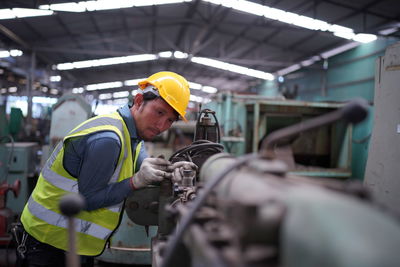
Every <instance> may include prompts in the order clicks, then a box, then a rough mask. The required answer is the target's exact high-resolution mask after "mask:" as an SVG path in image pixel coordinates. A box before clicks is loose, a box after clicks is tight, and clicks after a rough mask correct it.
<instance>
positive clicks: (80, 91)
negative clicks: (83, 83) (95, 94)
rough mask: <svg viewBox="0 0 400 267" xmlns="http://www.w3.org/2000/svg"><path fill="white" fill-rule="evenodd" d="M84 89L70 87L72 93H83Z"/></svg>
mask: <svg viewBox="0 0 400 267" xmlns="http://www.w3.org/2000/svg"><path fill="white" fill-rule="evenodd" d="M84 90H85V89H83V87H76V88H72V93H73V94H81V93H83V91H84Z"/></svg>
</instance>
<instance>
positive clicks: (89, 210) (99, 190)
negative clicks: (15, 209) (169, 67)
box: [21, 72, 196, 266]
mask: <svg viewBox="0 0 400 267" xmlns="http://www.w3.org/2000/svg"><path fill="white" fill-rule="evenodd" d="M139 88H140V89H141V90H142V91H140V90H139V91H140V92H139V93H138V94H137V95H136V96H135V98H134V104H133V106H132V107H128V106H124V107H122V108H120V109H119V110H118V111H117V112H114V113H111V114H109V115H102V116H97V117H94V118H91V119H89V120H87V121H85V122H83V123H82V124H80V125H79V126H77V127H76V128H75V129H73V130H72V131H71V132H70V133H69V134H68V136H66V137H65V138H64V139H63V141H62V142H60V144H58V145H57V147H56V148H55V150H54V152H53V153H52V155H51V156H50V158H49V159H48V161H47V162H46V164H45V166H44V168H43V170H42V172H41V174H40V176H39V179H38V182H37V185H36V187H35V189H34V191H33V192H32V195H31V197H30V198H29V200H28V203H27V204H26V206H25V208H24V211H23V213H22V216H21V222H22V224H23V227H24V229H25V231H26V233H27V235H26V236H27V239H26V242H25V245H26V249H27V251H26V253H25V254H24V256H25V258H26V261H25V263H26V264H28V265H29V266H63V265H64V260H65V256H64V254H65V251H66V250H67V249H68V244H67V230H68V229H67V221H66V218H65V217H64V216H62V215H61V213H60V211H59V208H58V204H59V200H60V198H61V197H62V196H63V195H65V194H68V193H80V194H82V195H83V196H84V198H85V202H86V208H85V210H84V211H82V212H81V213H79V214H78V215H77V218H76V221H77V223H76V228H77V229H76V232H77V233H76V234H77V244H76V248H77V253H78V254H79V255H86V256H90V257H86V258H83V260H82V261H84V260H88V259H89V262H90V264H91V263H92V262H93V257H92V256H97V255H100V254H101V253H102V252H103V250H104V248H105V246H106V244H107V241H108V240H109V238H110V236H111V235H112V233H113V232H114V231H115V230H116V228H117V227H118V224H119V221H120V218H121V216H122V212H123V210H122V207H123V203H124V200H125V198H126V197H127V196H128V195H130V194H131V193H132V194H134V193H135V190H137V189H139V188H143V187H145V186H147V185H150V184H154V183H157V182H160V181H162V180H163V179H171V178H172V179H173V180H174V181H175V182H177V181H179V180H180V179H181V174H180V173H181V172H180V171H179V170H181V169H182V168H183V166H185V168H196V165H194V164H193V163H191V162H178V163H175V164H173V165H171V164H170V162H168V161H167V160H165V159H162V158H149V157H148V155H147V153H146V151H145V149H144V145H143V140H144V141H147V140H152V139H153V138H154V137H155V136H157V135H159V134H160V133H162V132H164V131H165V130H167V129H169V128H170V127H171V125H172V123H173V122H174V121H176V120H178V119H179V117H180V118H181V119H183V120H185V121H186V119H185V113H186V111H185V110H186V108H187V105H188V103H189V97H190V90H189V85H188V82H187V81H186V80H185V78H183V77H182V76H180V75H178V74H176V73H173V72H158V73H155V74H153V75H151V76H150V77H149V78H147V79H146V80H144V81H141V82H139ZM90 264H89V265H90ZM86 265H88V264H86Z"/></svg>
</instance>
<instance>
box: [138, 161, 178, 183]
mask: <svg viewBox="0 0 400 267" xmlns="http://www.w3.org/2000/svg"><path fill="white" fill-rule="evenodd" d="M171 177H172V173H171V163H170V162H169V161H168V160H166V159H163V158H160V157H158V158H145V159H144V160H143V162H142V165H141V166H140V170H139V171H138V172H137V173H135V175H134V176H133V177H132V178H131V183H132V184H133V187H134V188H135V189H139V188H143V187H146V186H148V185H151V184H155V183H158V182H161V181H162V180H163V179H165V178H168V179H171Z"/></svg>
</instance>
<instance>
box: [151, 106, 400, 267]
mask: <svg viewBox="0 0 400 267" xmlns="http://www.w3.org/2000/svg"><path fill="white" fill-rule="evenodd" d="M359 104H360V105H358V104H357V105H356V107H357V108H354V107H353V108H351V109H350V113H347V112H348V111H349V110H347V111H346V112H344V111H343V110H342V111H341V112H340V114H338V113H336V114H332V117H335V118H336V119H340V118H343V117H345V118H346V117H348V115H349V114H351V115H354V117H356V116H358V115H360V117H362V116H364V115H365V109H364V108H362V106H363V105H361V103H359ZM359 107H361V109H358V108H359ZM352 112H356V114H353V113H352ZM362 114H364V115H362ZM326 118H328V119H327V120H325V119H326ZM325 119H322V120H319V121H314V122H313V123H311V124H313V127H318V126H319V124H320V123H321V124H325V123H328V122H331V121H332V120H331V117H325ZM315 122H318V123H315ZM308 126H310V125H308ZM296 127H297V129H298V130H301V127H299V126H298V125H297V126H294V128H292V129H296ZM306 128H307V129H309V128H312V127H306ZM289 132H291V131H289ZM283 136H285V135H283ZM267 144H268V143H267ZM265 155H267V157H265ZM232 170H235V171H232ZM198 184H199V185H201V186H200V187H198V188H196V189H197V192H196V193H197V196H196V198H195V199H194V201H192V202H190V201H189V202H188V203H185V202H183V201H180V202H179V203H174V205H170V206H169V207H167V210H172V212H171V213H170V214H171V216H172V217H174V218H175V221H176V224H177V227H176V229H175V231H174V233H173V234H172V235H171V236H170V237H169V238H168V239H169V240H168V241H165V239H163V240H159V239H153V247H152V248H153V266H162V267H166V266H176V267H180V266H234V267H235V266H238V267H239V266H256V267H257V266H274V267H276V266H285V267H292V266H293V267H303V266H304V267H306V266H307V267H314V266H315V267H317V266H318V267H319V266H328V267H350V266H351V267H354V266H360V267H361V266H363V267H366V266H367V267H372V266H397V265H398V263H399V262H400V255H399V254H398V252H397V247H398V246H399V245H400V223H399V221H398V219H396V218H395V217H394V216H392V215H391V214H387V213H384V212H383V211H382V210H379V208H378V207H377V206H375V205H374V202H373V200H371V199H370V198H369V197H368V196H369V194H368V192H367V191H366V189H365V188H363V187H362V186H361V185H360V184H357V182H354V183H346V184H344V183H343V182H341V181H338V180H323V179H313V178H307V177H302V176H297V175H294V174H291V173H289V172H288V168H287V167H286V166H285V164H284V163H283V162H282V161H280V160H277V159H274V158H273V157H271V156H270V155H268V153H262V154H259V155H257V154H251V155H246V156H244V157H240V158H235V157H233V156H231V155H229V154H223V153H220V154H216V155H213V156H211V157H209V158H208V159H207V160H206V161H205V162H204V164H203V165H202V167H201V169H200V179H199V183H198ZM172 206H173V207H172Z"/></svg>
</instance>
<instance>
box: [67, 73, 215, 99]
mask: <svg viewBox="0 0 400 267" xmlns="http://www.w3.org/2000/svg"><path fill="white" fill-rule="evenodd" d="M144 79H145V78H142V79H132V80H126V81H124V82H121V81H116V82H105V83H97V84H88V85H86V86H84V87H85V88H86V90H87V91H94V90H103V89H112V88H119V87H122V86H137V85H138V82H140V81H143V80H144ZM189 87H190V88H191V89H196V90H201V91H203V92H205V93H209V94H214V93H216V92H218V89H217V88H215V87H212V86H206V85H202V84H199V83H194V82H189ZM138 90H139V89H138ZM138 90H132V91H131V92H132V95H133V96H135V95H136V94H137V91H138ZM72 92H73V93H74V94H77V93H82V92H83V87H79V88H73V89H72ZM100 95H103V96H101V98H100ZM100 95H99V98H100V99H101V100H104V99H109V98H111V97H109V98H105V97H108V96H109V94H100ZM127 96H129V91H122V92H115V93H113V94H112V97H113V98H120V97H127ZM197 100H199V99H197ZM204 100H206V98H204V99H202V101H200V102H203V103H205V102H204ZM197 102H198V101H197Z"/></svg>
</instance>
